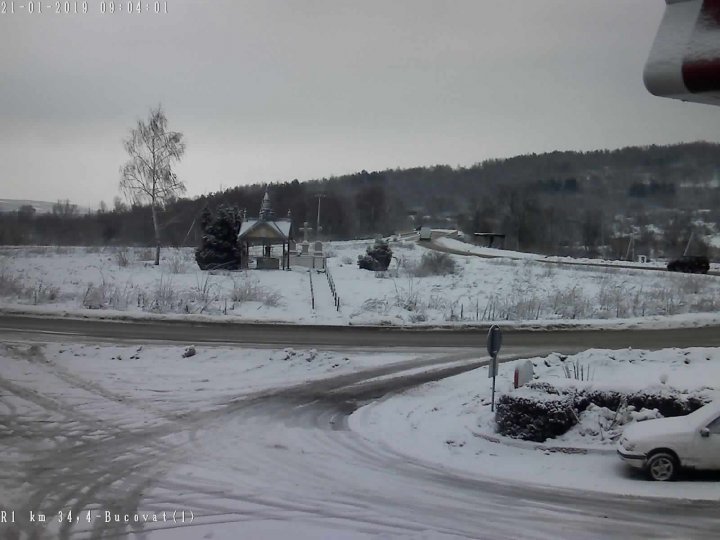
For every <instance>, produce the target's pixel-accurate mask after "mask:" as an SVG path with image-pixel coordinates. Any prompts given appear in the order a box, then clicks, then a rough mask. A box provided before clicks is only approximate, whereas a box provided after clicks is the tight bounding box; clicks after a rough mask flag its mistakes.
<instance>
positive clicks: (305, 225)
mask: <svg viewBox="0 0 720 540" xmlns="http://www.w3.org/2000/svg"><path fill="white" fill-rule="evenodd" d="M308 225H309V223H308V222H307V221H306V222H304V223H303V226H302V227H300V230H301V231H302V233H303V242H307V241H308V239H307V237H308V233H311V232H312V227H308Z"/></svg>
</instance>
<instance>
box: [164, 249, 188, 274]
mask: <svg viewBox="0 0 720 540" xmlns="http://www.w3.org/2000/svg"><path fill="white" fill-rule="evenodd" d="M186 268H187V265H186V264H185V257H183V254H182V251H180V250H179V249H176V250H174V252H173V254H172V255H170V259H169V260H168V270H170V273H171V274H182V273H184V272H185V270H186Z"/></svg>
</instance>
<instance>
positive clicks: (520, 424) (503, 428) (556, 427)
mask: <svg viewBox="0 0 720 540" xmlns="http://www.w3.org/2000/svg"><path fill="white" fill-rule="evenodd" d="M577 421H578V418H577V413H576V411H575V408H574V402H573V398H572V396H568V395H558V394H545V395H544V396H542V395H541V394H540V393H536V394H532V393H530V392H524V393H523V392H517V393H510V394H503V395H502V396H500V398H499V399H498V403H497V408H496V410H495V422H496V423H497V428H498V432H499V433H500V434H502V435H505V436H507V437H513V438H515V439H522V440H525V441H534V442H544V441H546V440H547V439H552V438H555V437H557V436H559V435H562V434H563V433H565V432H566V431H567V430H568V429H570V428H571V427H572V426H574V425H575V424H576V423H577Z"/></svg>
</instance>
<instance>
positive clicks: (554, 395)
mask: <svg viewBox="0 0 720 540" xmlns="http://www.w3.org/2000/svg"><path fill="white" fill-rule="evenodd" d="M528 389H529V390H530V391H529V392H528V391H524V392H522V393H510V394H504V395H502V396H500V398H499V399H498V404H497V409H496V412H495V422H496V423H497V427H498V432H499V433H500V434H501V435H505V436H507V437H513V438H516V439H523V440H526V441H534V442H544V441H546V440H547V439H551V438H554V437H558V436H559V435H562V434H563V433H565V432H566V431H568V430H569V429H570V428H571V427H573V426H574V425H575V424H576V423H577V421H578V417H579V415H580V413H581V412H583V411H584V410H585V409H587V408H588V406H590V404H591V403H592V404H595V405H597V406H598V407H606V408H608V409H611V410H617V409H618V408H620V407H621V406H624V405H632V406H633V407H635V410H641V409H643V408H645V409H657V410H658V412H660V414H662V415H663V416H664V417H671V416H683V415H686V414H689V413H691V412H693V411H695V410H697V409H699V408H700V407H702V406H703V405H705V404H706V403H707V402H708V401H709V400H708V399H707V398H705V397H703V396H701V395H698V394H687V393H682V392H680V391H678V390H675V389H672V388H668V389H663V390H661V391H653V390H643V391H639V392H633V393H623V392H617V391H614V390H595V389H578V390H576V389H573V390H572V391H569V390H565V389H563V390H558V389H557V388H555V387H554V386H552V385H551V384H549V383H530V384H529V385H528Z"/></svg>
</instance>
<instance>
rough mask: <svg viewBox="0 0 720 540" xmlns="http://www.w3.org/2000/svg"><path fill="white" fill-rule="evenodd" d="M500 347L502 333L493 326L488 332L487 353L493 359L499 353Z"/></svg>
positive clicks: (497, 327)
mask: <svg viewBox="0 0 720 540" xmlns="http://www.w3.org/2000/svg"><path fill="white" fill-rule="evenodd" d="M500 347H502V331H501V330H500V327H499V326H498V325H497V324H493V325H492V326H491V327H490V330H489V331H488V337H487V352H488V354H489V355H490V356H492V357H493V358H495V357H496V356H497V355H498V353H499V352H500Z"/></svg>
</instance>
